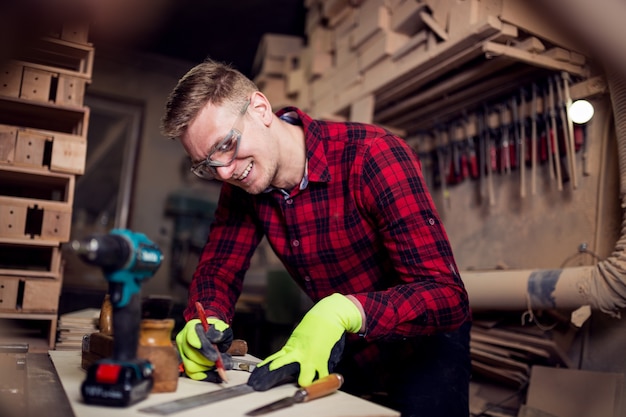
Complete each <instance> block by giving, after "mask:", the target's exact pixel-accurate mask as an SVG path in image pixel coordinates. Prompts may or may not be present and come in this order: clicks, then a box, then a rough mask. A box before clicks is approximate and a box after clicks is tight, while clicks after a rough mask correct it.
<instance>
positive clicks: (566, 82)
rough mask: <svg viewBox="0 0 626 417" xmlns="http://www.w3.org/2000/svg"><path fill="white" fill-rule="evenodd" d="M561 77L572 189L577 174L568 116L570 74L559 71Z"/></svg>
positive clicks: (572, 133) (572, 127) (574, 148)
mask: <svg viewBox="0 0 626 417" xmlns="http://www.w3.org/2000/svg"><path fill="white" fill-rule="evenodd" d="M561 79H562V82H563V106H562V110H561V111H562V114H563V116H562V117H564V119H563V123H564V124H565V125H566V127H567V135H566V136H565V138H566V140H567V141H568V144H567V149H569V155H568V164H569V168H570V176H571V178H572V187H573V188H574V189H576V188H578V176H577V175H576V144H575V138H574V122H572V118H571V117H570V116H569V108H570V106H571V105H572V97H571V96H570V92H569V84H570V80H571V78H570V75H569V73H568V72H566V71H562V72H561Z"/></svg>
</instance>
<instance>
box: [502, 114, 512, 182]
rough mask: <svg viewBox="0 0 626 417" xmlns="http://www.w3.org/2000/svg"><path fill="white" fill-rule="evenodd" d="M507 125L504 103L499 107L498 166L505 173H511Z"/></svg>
mask: <svg viewBox="0 0 626 417" xmlns="http://www.w3.org/2000/svg"><path fill="white" fill-rule="evenodd" d="M509 126H510V122H509V120H507V109H506V105H502V106H501V107H500V136H501V137H502V151H501V152H500V166H501V169H502V172H503V173H505V174H510V173H511V153H510V151H509V146H510V145H509Z"/></svg>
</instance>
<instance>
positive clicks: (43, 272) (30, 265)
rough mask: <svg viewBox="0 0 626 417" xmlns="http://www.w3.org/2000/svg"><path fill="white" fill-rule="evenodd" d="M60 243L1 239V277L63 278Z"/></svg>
mask: <svg viewBox="0 0 626 417" xmlns="http://www.w3.org/2000/svg"><path fill="white" fill-rule="evenodd" d="M61 268H62V255H61V251H60V248H59V245H58V243H56V242H51V241H44V240H23V239H12V238H4V237H0V275H16V276H24V277H43V278H54V279H60V278H61V272H62V271H61Z"/></svg>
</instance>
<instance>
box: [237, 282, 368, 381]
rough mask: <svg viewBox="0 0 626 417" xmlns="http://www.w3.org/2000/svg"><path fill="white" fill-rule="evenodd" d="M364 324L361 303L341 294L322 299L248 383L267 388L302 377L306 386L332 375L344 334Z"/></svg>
mask: <svg viewBox="0 0 626 417" xmlns="http://www.w3.org/2000/svg"><path fill="white" fill-rule="evenodd" d="M361 324H362V318H361V312H360V310H359V309H358V308H357V306H356V305H355V304H354V303H353V302H352V301H351V300H349V299H348V298H346V297H345V296H343V295H341V294H333V295H330V296H328V297H326V298H323V299H322V300H320V301H319V302H318V303H317V304H315V305H314V306H313V308H311V310H309V312H308V313H307V314H306V315H305V316H304V318H303V319H302V321H301V322H300V324H298V326H297V327H296V328H295V329H294V331H293V333H292V334H291V336H290V337H289V339H288V340H287V343H285V346H283V348H282V349H281V350H279V351H278V352H276V353H274V354H273V355H271V356H269V357H268V358H266V359H265V360H264V361H262V362H261V363H260V364H259V365H258V366H257V367H256V369H255V370H254V372H252V375H250V378H249V379H248V385H250V386H252V387H253V388H254V389H255V390H257V391H265V390H268V389H270V388H272V387H273V386H275V385H277V384H279V383H281V382H285V380H286V379H287V378H288V377H290V376H295V375H297V374H299V376H298V384H299V385H300V386H302V387H306V386H308V385H311V383H312V382H313V380H314V379H316V377H317V378H323V377H325V376H326V375H328V374H329V372H330V371H332V369H333V368H334V366H335V365H336V364H337V362H339V359H340V358H341V354H342V353H343V344H344V341H345V338H344V334H345V332H346V331H348V332H350V333H356V332H358V331H359V330H360V328H361Z"/></svg>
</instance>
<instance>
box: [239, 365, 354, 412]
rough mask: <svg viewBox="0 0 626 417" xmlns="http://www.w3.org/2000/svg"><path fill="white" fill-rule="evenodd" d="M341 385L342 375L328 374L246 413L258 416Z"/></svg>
mask: <svg viewBox="0 0 626 417" xmlns="http://www.w3.org/2000/svg"><path fill="white" fill-rule="evenodd" d="M341 385H343V376H342V375H340V374H330V375H327V376H325V377H324V378H320V379H318V380H317V381H315V382H314V383H312V384H311V385H309V386H307V387H304V388H300V389H299V390H297V391H296V393H295V394H294V395H292V396H291V397H285V398H283V399H280V400H278V401H274V402H273V403H270V404H267V405H264V406H263V407H259V408H255V409H254V410H252V411H248V412H247V413H246V415H247V416H260V415H263V414H267V413H271V412H272V411H276V410H280V409H281V408H285V407H291V406H292V405H294V404H298V403H303V402H307V401H311V400H314V399H316V398H321V397H324V396H326V395H329V394H332V393H333V392H335V391H337V390H338V389H339V388H341Z"/></svg>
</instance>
